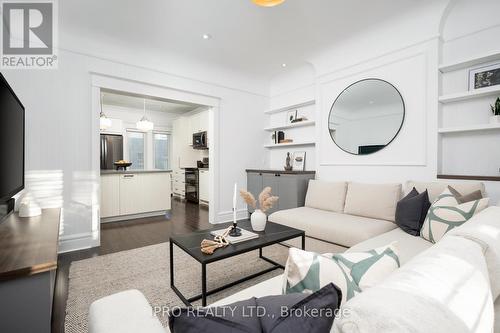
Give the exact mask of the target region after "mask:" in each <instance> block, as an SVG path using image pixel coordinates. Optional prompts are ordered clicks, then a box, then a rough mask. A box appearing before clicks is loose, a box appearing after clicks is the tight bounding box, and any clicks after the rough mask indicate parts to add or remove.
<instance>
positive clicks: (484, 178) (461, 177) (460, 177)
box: [437, 175, 500, 182]
mask: <svg viewBox="0 0 500 333" xmlns="http://www.w3.org/2000/svg"><path fill="white" fill-rule="evenodd" d="M437 178H438V179H458V180H481V181H491V182H499V181H500V177H498V176H464V175H437Z"/></svg>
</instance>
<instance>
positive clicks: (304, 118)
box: [292, 116, 307, 124]
mask: <svg viewBox="0 0 500 333" xmlns="http://www.w3.org/2000/svg"><path fill="white" fill-rule="evenodd" d="M303 121H307V117H306V116H301V117H299V118H295V119H294V120H293V121H292V123H294V124H295V123H300V122H303Z"/></svg>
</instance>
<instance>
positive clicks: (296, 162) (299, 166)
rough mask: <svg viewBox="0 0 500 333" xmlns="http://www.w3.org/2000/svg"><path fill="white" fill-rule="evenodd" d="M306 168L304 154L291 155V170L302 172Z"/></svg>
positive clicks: (303, 152) (300, 152)
mask: <svg viewBox="0 0 500 333" xmlns="http://www.w3.org/2000/svg"><path fill="white" fill-rule="evenodd" d="M305 167H306V152H305V151H296V152H295V153H293V169H294V170H296V171H304V170H305Z"/></svg>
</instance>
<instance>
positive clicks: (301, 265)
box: [283, 243, 400, 303]
mask: <svg viewBox="0 0 500 333" xmlns="http://www.w3.org/2000/svg"><path fill="white" fill-rule="evenodd" d="M399 266H400V264H399V258H398V250H397V248H396V246H395V243H392V244H390V245H387V246H384V247H380V248H377V249H374V250H371V251H366V252H348V253H341V254H324V255H321V254H318V253H314V252H307V251H302V250H299V249H297V248H290V251H289V255H288V261H287V263H286V267H285V273H284V274H283V276H284V278H283V294H290V293H312V292H315V291H317V290H319V289H321V287H323V286H325V285H327V284H329V283H333V284H335V285H336V286H337V287H338V288H339V289H340V290H341V291H342V303H343V302H345V301H348V300H349V299H351V298H352V297H354V296H355V295H356V294H358V293H360V292H362V291H363V290H365V289H366V288H369V287H372V286H374V285H376V284H377V283H379V282H381V281H382V280H383V279H385V278H386V277H387V276H388V275H389V274H391V273H392V272H393V271H394V270H396V269H397V268H398V267H399Z"/></svg>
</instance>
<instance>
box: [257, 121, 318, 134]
mask: <svg viewBox="0 0 500 333" xmlns="http://www.w3.org/2000/svg"><path fill="white" fill-rule="evenodd" d="M314 124H316V122H315V121H314V120H305V121H299V122H297V123H292V124H288V125H283V126H273V127H266V128H264V130H265V131H268V132H274V131H279V130H284V129H290V128H297V127H306V126H314Z"/></svg>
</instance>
